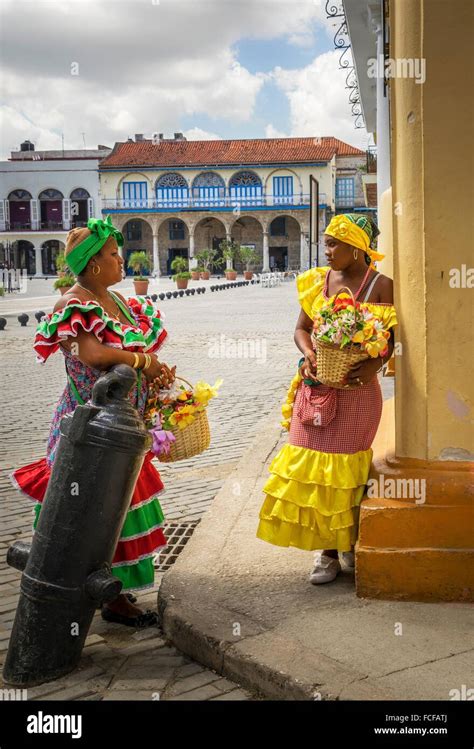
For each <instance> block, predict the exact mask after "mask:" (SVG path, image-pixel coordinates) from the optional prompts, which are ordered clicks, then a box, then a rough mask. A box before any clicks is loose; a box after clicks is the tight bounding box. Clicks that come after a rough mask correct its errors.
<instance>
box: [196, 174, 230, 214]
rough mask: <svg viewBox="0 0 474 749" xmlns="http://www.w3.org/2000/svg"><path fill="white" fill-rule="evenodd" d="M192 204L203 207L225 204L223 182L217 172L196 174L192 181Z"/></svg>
mask: <svg viewBox="0 0 474 749" xmlns="http://www.w3.org/2000/svg"><path fill="white" fill-rule="evenodd" d="M193 204H194V205H195V206H201V207H203V208H206V207H211V208H212V207H215V206H223V205H225V182H224V180H223V179H222V177H221V176H220V175H219V174H216V173H215V172H203V173H202V174H198V176H197V177H196V179H195V180H194V182H193Z"/></svg>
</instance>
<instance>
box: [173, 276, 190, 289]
mask: <svg viewBox="0 0 474 749" xmlns="http://www.w3.org/2000/svg"><path fill="white" fill-rule="evenodd" d="M176 288H177V289H187V288H188V279H187V278H177V279H176Z"/></svg>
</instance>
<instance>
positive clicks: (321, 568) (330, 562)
mask: <svg viewBox="0 0 474 749" xmlns="http://www.w3.org/2000/svg"><path fill="white" fill-rule="evenodd" d="M340 571H341V564H340V562H339V560H338V559H333V558H332V557H328V556H327V555H326V554H323V553H322V551H317V552H316V554H315V555H314V568H313V571H312V572H311V574H310V576H309V581H310V582H311V583H313V585H321V584H322V583H330V582H332V581H333V580H335V578H336V577H337V576H338V574H339V573H340Z"/></svg>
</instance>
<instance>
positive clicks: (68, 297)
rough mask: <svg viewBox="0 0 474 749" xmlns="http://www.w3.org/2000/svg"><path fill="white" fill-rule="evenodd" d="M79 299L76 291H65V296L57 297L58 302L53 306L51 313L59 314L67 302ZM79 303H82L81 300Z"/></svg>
mask: <svg viewBox="0 0 474 749" xmlns="http://www.w3.org/2000/svg"><path fill="white" fill-rule="evenodd" d="M80 298H81V297H80V296H79V294H78V293H77V291H74V292H72V291H67V292H66V293H65V294H63V295H62V296H60V297H59V299H58V301H57V302H56V304H55V305H54V308H53V312H59V310H61V309H63V308H64V307H65V306H66V305H67V303H68V302H70V301H71V299H80ZM81 301H84V300H83V299H81Z"/></svg>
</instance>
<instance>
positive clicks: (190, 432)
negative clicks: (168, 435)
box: [158, 377, 211, 463]
mask: <svg viewBox="0 0 474 749" xmlns="http://www.w3.org/2000/svg"><path fill="white" fill-rule="evenodd" d="M176 379H178V380H182V382H185V383H186V385H189V387H191V388H192V385H191V383H189V382H188V381H187V380H185V379H184V378H183V377H177V378H176ZM170 431H171V432H173V434H174V436H175V437H176V442H172V443H171V446H170V451H169V453H168V454H162V455H159V456H158V460H159V461H160V462H161V463H175V462H176V461H178V460H186V458H192V457H193V456H194V455H199V454H200V453H202V452H204V450H207V448H208V447H209V445H210V444H211V432H210V429H209V421H208V419H207V413H206V410H204V411H198V412H197V414H196V417H195V419H194V421H193V422H192V423H191V424H188V425H187V426H186V427H185V428H184V429H180V428H179V427H178V426H175V427H171V430H170Z"/></svg>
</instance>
